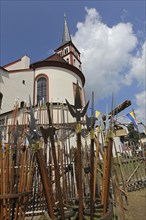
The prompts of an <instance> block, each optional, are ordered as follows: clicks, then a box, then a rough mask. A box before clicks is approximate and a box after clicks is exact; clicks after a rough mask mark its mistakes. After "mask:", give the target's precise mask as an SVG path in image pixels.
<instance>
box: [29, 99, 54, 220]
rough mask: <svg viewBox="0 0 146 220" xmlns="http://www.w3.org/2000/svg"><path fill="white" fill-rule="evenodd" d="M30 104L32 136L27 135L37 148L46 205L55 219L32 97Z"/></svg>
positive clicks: (36, 156) (45, 137)
mask: <svg viewBox="0 0 146 220" xmlns="http://www.w3.org/2000/svg"><path fill="white" fill-rule="evenodd" d="M29 102H30V112H29V114H30V123H29V127H30V134H27V138H28V140H29V143H30V144H31V145H34V146H35V147H34V148H35V153H34V156H35V158H36V162H37V164H38V169H39V172H40V176H41V180H42V185H43V189H44V193H45V198H46V203H47V209H48V212H49V214H50V217H51V218H52V219H54V218H55V217H54V212H53V201H52V198H53V196H52V188H51V183H50V179H49V178H48V170H47V167H46V163H45V159H44V157H43V153H42V149H39V144H38V140H39V134H38V131H37V129H36V119H35V117H34V113H33V109H32V104H31V99H30V97H29ZM40 129H41V128H40ZM41 131H42V133H43V131H44V132H45V134H46V130H45V129H43V127H42V129H41ZM43 134H44V133H43ZM43 137H44V141H45V144H47V137H48V136H46V135H43ZM31 180H32V178H30V182H31Z"/></svg>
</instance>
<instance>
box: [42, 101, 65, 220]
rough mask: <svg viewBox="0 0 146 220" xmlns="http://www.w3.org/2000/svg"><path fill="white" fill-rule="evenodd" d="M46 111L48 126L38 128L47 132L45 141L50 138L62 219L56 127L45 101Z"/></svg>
mask: <svg viewBox="0 0 146 220" xmlns="http://www.w3.org/2000/svg"><path fill="white" fill-rule="evenodd" d="M47 112H48V118H49V127H48V128H47V129H44V128H43V127H41V128H40V129H41V132H42V133H43V132H45V131H46V133H47V136H46V137H45V141H47V139H48V137H49V138H50V142H51V147H52V156H53V161H54V168H55V184H56V187H57V189H56V190H57V196H58V200H59V207H60V214H61V219H62V220H64V209H63V201H62V195H61V186H60V174H59V166H58V163H57V156H56V149H55V141H54V135H55V131H56V130H57V129H56V128H55V127H53V124H52V118H51V114H50V105H49V103H47Z"/></svg>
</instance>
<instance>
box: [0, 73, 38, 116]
mask: <svg viewBox="0 0 146 220" xmlns="http://www.w3.org/2000/svg"><path fill="white" fill-rule="evenodd" d="M2 81H3V83H1V90H2V93H3V100H2V109H1V114H3V113H5V112H8V111H11V110H13V107H14V103H15V101H16V99H17V100H18V101H19V103H21V101H26V102H28V101H29V95H30V96H31V98H33V81H34V74H33V70H29V71H19V72H13V73H9V74H8V77H2Z"/></svg>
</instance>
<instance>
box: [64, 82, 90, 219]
mask: <svg viewBox="0 0 146 220" xmlns="http://www.w3.org/2000/svg"><path fill="white" fill-rule="evenodd" d="M66 104H67V106H68V109H69V111H70V114H71V115H72V117H73V118H76V136H77V187H78V196H79V219H80V220H82V219H83V194H82V190H83V189H82V156H81V117H84V115H85V113H86V111H87V108H88V104H89V101H88V102H87V104H86V105H85V107H84V108H83V110H82V103H81V97H80V91H79V85H78V81H77V86H76V95H75V100H74V106H71V105H70V103H69V102H68V101H67V100H66Z"/></svg>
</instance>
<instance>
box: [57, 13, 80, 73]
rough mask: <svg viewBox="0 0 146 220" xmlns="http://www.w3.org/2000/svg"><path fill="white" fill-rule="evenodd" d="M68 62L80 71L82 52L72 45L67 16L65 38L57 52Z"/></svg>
mask: <svg viewBox="0 0 146 220" xmlns="http://www.w3.org/2000/svg"><path fill="white" fill-rule="evenodd" d="M55 52H56V53H58V54H59V55H60V56H61V57H62V58H63V59H64V60H66V62H68V63H69V64H70V65H73V66H75V67H76V68H78V69H79V70H80V71H81V70H82V68H81V61H80V52H79V51H78V49H77V48H76V47H75V45H74V44H73V43H72V40H71V36H70V32H69V28H68V24H67V20H66V16H64V30H63V37H62V42H61V45H60V46H59V47H58V48H57V49H56V50H55Z"/></svg>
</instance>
